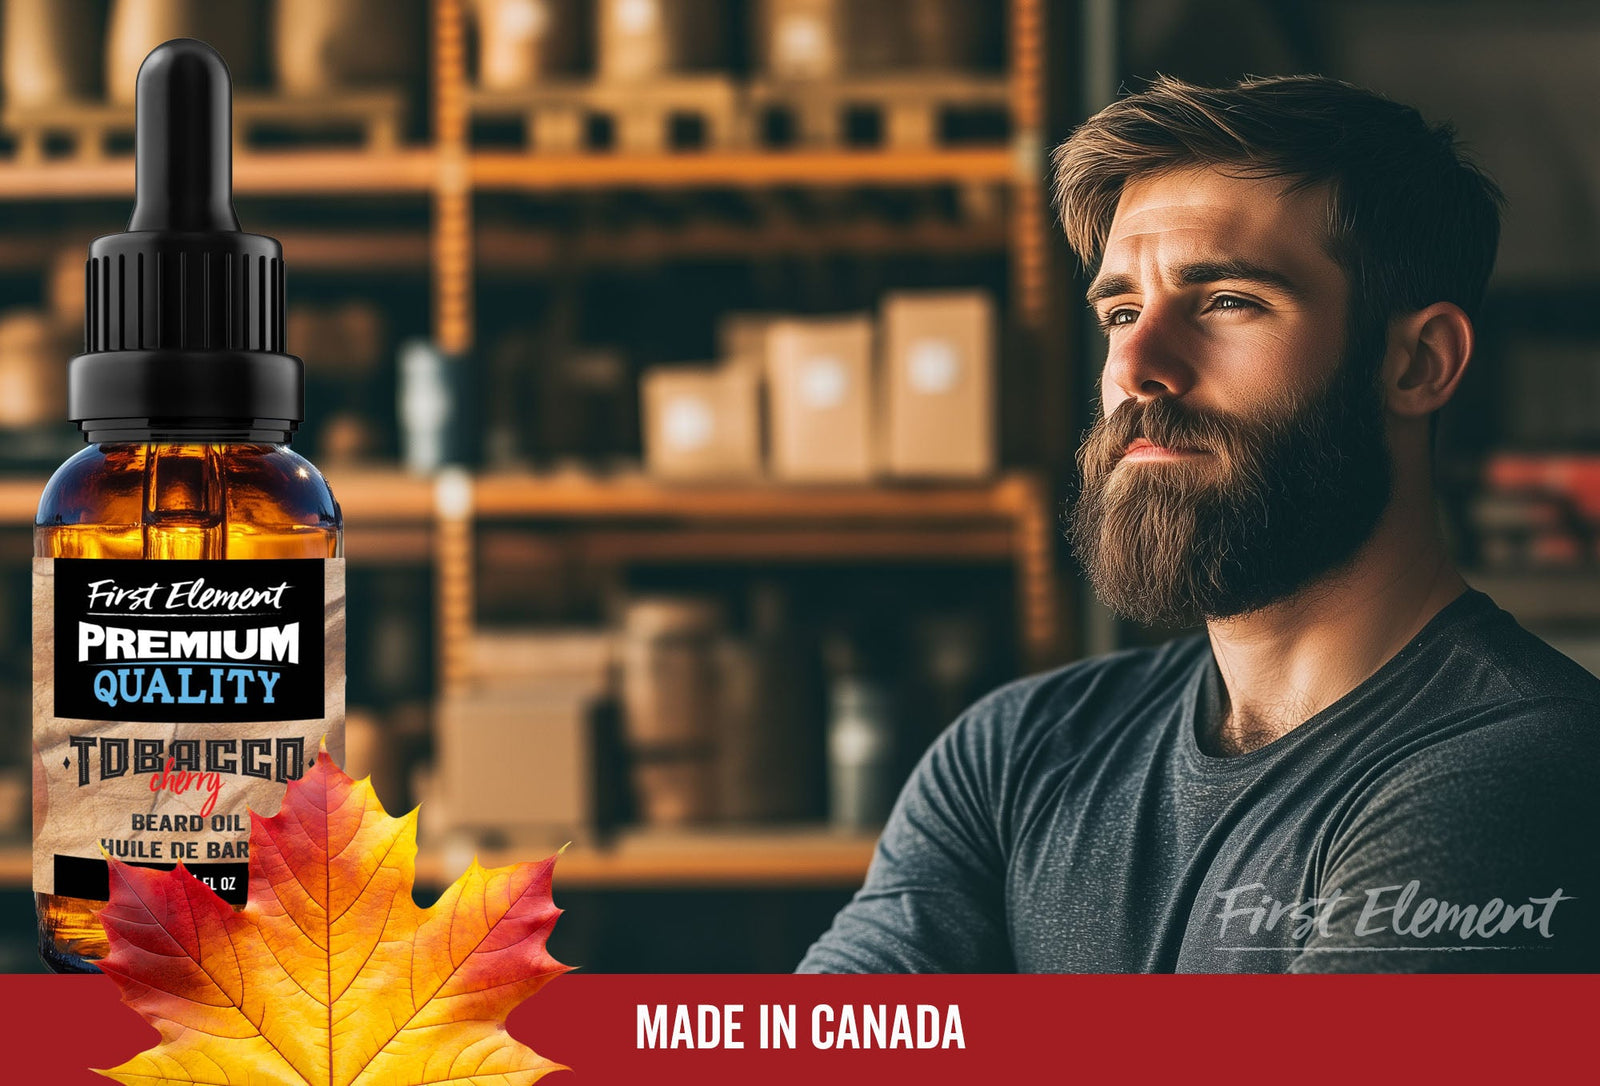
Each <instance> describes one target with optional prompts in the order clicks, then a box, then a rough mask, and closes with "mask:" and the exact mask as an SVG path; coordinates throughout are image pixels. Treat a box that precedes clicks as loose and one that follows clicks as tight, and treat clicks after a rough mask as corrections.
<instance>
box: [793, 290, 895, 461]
mask: <svg viewBox="0 0 1600 1086" xmlns="http://www.w3.org/2000/svg"><path fill="white" fill-rule="evenodd" d="M767 390H768V397H769V401H770V407H771V416H772V435H771V436H772V472H773V474H774V475H776V476H778V477H779V478H782V479H788V480H793V481H815V482H865V481H867V480H869V479H871V478H872V476H873V474H874V471H875V468H876V457H875V456H874V450H873V440H872V420H873V401H874V388H873V379H872V321H871V320H870V319H868V318H866V317H837V318H828V319H807V320H800V319H789V320H780V321H775V322H773V324H772V325H771V327H770V328H769V329H768V331H767Z"/></svg>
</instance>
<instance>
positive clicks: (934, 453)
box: [883, 291, 996, 478]
mask: <svg viewBox="0 0 1600 1086" xmlns="http://www.w3.org/2000/svg"><path fill="white" fill-rule="evenodd" d="M994 335H995V332H994V303H993V301H992V300H991V299H990V297H989V295H988V294H987V293H986V292H984V291H938V292H917V293H901V294H891V295H889V296H888V297H887V298H886V299H885V300H884V304H883V344H884V390H883V391H884V401H885V408H886V410H885V415H886V418H885V426H884V437H885V441H884V462H885V464H884V466H885V468H886V470H887V471H889V472H890V473H891V474H893V475H903V476H921V477H925V478H926V477H954V478H980V477H983V476H987V475H990V474H992V473H993V472H994V470H995V461H996V453H995V424H994V414H995V362H994V355H995V349H994Z"/></svg>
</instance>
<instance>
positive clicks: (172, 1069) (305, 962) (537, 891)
mask: <svg viewBox="0 0 1600 1086" xmlns="http://www.w3.org/2000/svg"><path fill="white" fill-rule="evenodd" d="M250 822H251V830H250V894H249V904H248V905H246V906H245V908H244V909H243V910H242V911H238V912H236V911H235V910H234V909H233V907H232V906H230V905H229V904H228V903H226V902H224V901H223V900H222V899H221V898H219V897H217V895H216V894H215V893H213V892H212V891H211V889H210V888H209V887H207V886H206V885H205V884H204V883H202V882H200V881H199V880H198V879H196V878H195V877H194V876H193V875H191V874H189V873H188V872H187V871H186V870H184V868H183V867H182V866H179V867H178V868H176V869H174V870H170V871H159V870H153V869H148V868H139V867H130V866H128V865H126V864H123V863H120V862H118V861H116V860H111V861H110V868H111V900H110V901H109V903H108V904H107V905H106V906H105V908H104V909H102V910H101V912H100V922H101V924H102V925H103V926H104V927H105V930H106V936H107V938H108V940H109V942H110V946H111V952H110V954H109V955H108V956H107V957H106V959H105V960H104V961H103V962H101V963H100V968H101V970H102V972H104V973H106V974H107V975H108V976H110V977H111V978H112V979H113V980H115V981H116V983H117V985H118V986H119V987H120V988H121V990H122V998H123V1002H125V1003H127V1004H129V1005H130V1006H132V1007H133V1008H134V1009H135V1010H137V1011H138V1012H139V1013H140V1014H142V1015H143V1016H144V1017H145V1018H146V1019H147V1020H148V1021H149V1022H150V1023H151V1024H152V1025H153V1026H155V1027H156V1030H157V1031H158V1032H159V1033H160V1034H161V1043H160V1044H159V1045H157V1046H156V1047H154V1048H152V1049H150V1050H148V1051H146V1052H142V1053H140V1054H139V1055H137V1056H135V1057H134V1058H133V1059H131V1060H129V1061H128V1062H127V1063H125V1064H123V1065H122V1066H120V1067H117V1068H114V1069H112V1070H110V1071H102V1072H100V1073H101V1074H104V1075H107V1076H108V1077H110V1078H114V1079H117V1080H118V1081H120V1082H123V1083H128V1084H130V1086H155V1084H158V1083H213V1084H216V1086H245V1084H246V1083H248V1084H250V1086H258V1084H260V1086H267V1084H274V1086H275V1084H279V1083H283V1084H290V1083H293V1084H297V1086H305V1084H308V1083H316V1084H318V1086H322V1084H328V1086H346V1084H352V1086H380V1084H381V1086H406V1084H418V1086H420V1084H423V1083H426V1084H428V1086H457V1084H459V1086H468V1084H471V1086H486V1084H489V1083H494V1084H497V1086H524V1084H527V1083H532V1082H536V1081H537V1080H538V1079H539V1078H541V1077H542V1076H544V1075H546V1074H548V1073H549V1072H551V1071H555V1070H565V1068H563V1067H562V1066H561V1065H560V1064H557V1063H552V1062H551V1061H549V1060H546V1059H545V1058H544V1057H542V1056H540V1055H539V1054H538V1053H536V1052H534V1051H533V1049H531V1048H529V1047H527V1046H526V1045H523V1044H521V1043H520V1042H518V1041H515V1040H513V1039H512V1038H511V1036H510V1035H509V1034H508V1033H506V1031H505V1026H504V1023H505V1017H506V1015H507V1014H508V1013H509V1012H510V1011H511V1009H512V1008H513V1007H515V1006H516V1005H517V1004H519V1003H521V1002H522V1001H523V1000H525V999H527V998H528V997H529V996H531V995H533V993H535V992H537V991H538V990H539V989H540V988H542V987H543V986H544V985H545V984H546V983H547V982H549V981H550V980H552V979H554V978H555V977H557V976H559V975H560V974H562V973H564V972H566V971H567V968H568V967H567V966H564V965H562V964H561V963H560V962H557V961H556V960H555V959H554V958H552V957H550V955H549V953H548V952H547V951H546V949H545V941H546V939H547V938H548V937H549V934H550V930H551V929H552V928H553V927H554V926H555V922H556V918H557V917H559V916H560V915H561V910H560V909H557V908H556V907H555V904H554V902H552V901H551V898H550V876H551V871H552V869H553V868H554V866H555V860H556V857H554V856H552V857H550V858H549V859H547V860H545V861H543V862H542V863H524V864H515V865H513V866H511V867H500V868H494V869H492V870H491V869H485V868H482V867H480V866H479V865H478V863H477V861H476V860H474V861H473V863H472V867H471V868H470V869H469V870H468V871H467V872H466V873H465V874H464V875H462V876H461V878H459V879H458V880H456V883H455V885H453V886H451V887H450V889H448V890H447V891H445V893H444V894H443V895H442V896H441V897H440V898H439V900H438V901H437V902H435V903H434V904H433V905H432V906H430V907H429V908H426V909H423V908H420V907H418V906H417V904H416V903H415V902H414V901H412V899H411V889H412V885H413V883H414V881H415V877H416V854H417V845H416V811H415V810H413V811H411V812H410V813H409V814H407V815H406V816H405V817H403V818H391V817H389V816H388V814H387V813H385V811H384V809H383V806H382V805H381V804H380V803H379V802H378V797H377V795H376V793H374V792H373V790H372V785H371V784H370V783H369V782H367V781H365V780H362V781H353V780H351V779H350V778H349V777H348V776H346V775H345V774H344V772H343V771H342V770H340V769H339V767H338V766H336V765H334V764H333V761H332V759H330V758H329V757H328V755H327V753H326V752H323V753H321V754H319V755H318V756H317V758H316V760H315V761H314V762H313V764H312V766H311V768H310V770H308V771H307V773H306V775H305V777H304V778H303V779H302V780H299V781H293V782H290V784H289V787H288V791H287V793H286V794H285V796H284V799H283V806H282V808H281V809H280V810H279V812H278V814H277V815H276V816H274V817H272V818H262V817H261V816H259V815H256V814H252V815H251V816H250Z"/></svg>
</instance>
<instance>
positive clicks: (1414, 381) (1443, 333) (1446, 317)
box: [1383, 302, 1474, 418]
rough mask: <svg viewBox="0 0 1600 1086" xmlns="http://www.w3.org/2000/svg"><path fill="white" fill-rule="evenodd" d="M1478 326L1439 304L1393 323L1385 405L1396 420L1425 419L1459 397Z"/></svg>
mask: <svg viewBox="0 0 1600 1086" xmlns="http://www.w3.org/2000/svg"><path fill="white" fill-rule="evenodd" d="M1473 340H1474V336H1473V330H1472V321H1471V320H1470V319H1469V318H1468V317H1467V315H1466V313H1464V312H1462V310H1461V307H1460V306H1458V305H1454V304H1453V303H1451V302H1435V303H1434V304H1433V305H1430V306H1428V307H1427V308H1426V309H1419V310H1417V311H1416V312H1415V313H1408V314H1406V315H1405V316H1403V317H1397V318H1395V319H1394V320H1393V321H1391V322H1390V323H1389V343H1388V350H1387V351H1386V352H1385V354H1384V358H1383V394H1384V402H1385V405H1386V406H1387V407H1388V409H1389V410H1390V411H1392V412H1393V413H1395V414H1396V415H1400V416H1403V417H1408V418H1422V417H1425V416H1427V415H1431V414H1433V413H1434V412H1435V411H1437V410H1439V408H1441V407H1443V406H1444V405H1445V404H1446V403H1447V402H1449V400H1450V397H1451V396H1453V395H1455V391H1456V386H1457V385H1458V384H1460V383H1461V377H1462V375H1463V374H1464V373H1466V372H1467V362H1468V361H1469V360H1470V359H1471V358H1472V345H1473Z"/></svg>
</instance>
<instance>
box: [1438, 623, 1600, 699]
mask: <svg viewBox="0 0 1600 1086" xmlns="http://www.w3.org/2000/svg"><path fill="white" fill-rule="evenodd" d="M1481 602H1482V606H1480V607H1478V608H1476V609H1475V611H1474V612H1473V613H1472V615H1471V617H1470V620H1469V621H1466V622H1464V623H1462V624H1461V628H1460V630H1459V632H1458V635H1457V637H1456V640H1455V647H1456V648H1458V649H1459V650H1461V655H1460V656H1459V657H1458V663H1465V664H1466V665H1467V666H1468V667H1472V666H1474V665H1476V666H1477V667H1480V668H1482V669H1484V670H1485V671H1492V672H1493V673H1494V674H1496V675H1498V676H1499V677H1500V678H1501V679H1503V680H1504V682H1505V684H1506V691H1505V693H1506V695H1507V699H1506V700H1508V701H1511V702H1516V703H1525V702H1540V703H1544V702H1550V703H1554V702H1559V701H1567V702H1573V703H1587V704H1588V705H1589V706H1591V707H1593V708H1600V678H1597V677H1596V676H1595V675H1594V674H1593V673H1592V672H1590V671H1588V670H1587V669H1586V668H1584V667H1582V666H1581V665H1579V664H1578V663H1577V662H1575V661H1574V660H1572V659H1571V658H1570V657H1568V656H1566V655H1564V654H1563V653H1561V652H1560V651H1558V650H1557V649H1556V648H1555V647H1554V646H1552V645H1551V644H1549V642H1547V641H1545V640H1544V639H1543V638H1541V637H1539V636H1538V635H1536V634H1534V633H1532V632H1530V631H1529V630H1527V629H1525V628H1524V627H1523V626H1522V625H1521V624H1520V623H1518V622H1517V620H1516V619H1515V618H1514V617H1513V616H1512V615H1511V614H1510V613H1509V612H1507V611H1505V610H1503V609H1502V608H1500V607H1499V606H1498V605H1496V604H1495V603H1494V602H1493V600H1491V599H1489V597H1487V596H1483V597H1482V600H1481Z"/></svg>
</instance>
